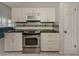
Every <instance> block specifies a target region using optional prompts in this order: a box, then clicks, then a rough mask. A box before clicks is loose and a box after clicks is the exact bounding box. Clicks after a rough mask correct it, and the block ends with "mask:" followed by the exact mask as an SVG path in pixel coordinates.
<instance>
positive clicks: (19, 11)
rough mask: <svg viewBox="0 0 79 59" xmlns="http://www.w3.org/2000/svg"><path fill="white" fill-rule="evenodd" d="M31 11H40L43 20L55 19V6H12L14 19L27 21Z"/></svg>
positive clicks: (50, 20)
mask: <svg viewBox="0 0 79 59" xmlns="http://www.w3.org/2000/svg"><path fill="white" fill-rule="evenodd" d="M29 13H38V14H39V15H40V21H41V22H53V21H55V8H52V7H49V8H12V20H14V21H19V22H21V21H22V22H25V21H26V16H27V15H28V14H29Z"/></svg>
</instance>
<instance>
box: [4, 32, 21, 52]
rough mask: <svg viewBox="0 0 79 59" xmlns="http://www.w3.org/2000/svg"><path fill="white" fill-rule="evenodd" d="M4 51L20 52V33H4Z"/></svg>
mask: <svg viewBox="0 0 79 59" xmlns="http://www.w3.org/2000/svg"><path fill="white" fill-rule="evenodd" d="M4 51H22V33H5V39H4Z"/></svg>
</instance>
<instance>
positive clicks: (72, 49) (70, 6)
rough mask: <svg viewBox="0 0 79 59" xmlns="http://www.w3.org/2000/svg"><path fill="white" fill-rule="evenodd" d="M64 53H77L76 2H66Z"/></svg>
mask: <svg viewBox="0 0 79 59" xmlns="http://www.w3.org/2000/svg"><path fill="white" fill-rule="evenodd" d="M63 5H64V7H63V8H64V54H77V39H76V25H75V20H76V17H75V15H76V14H75V13H76V12H75V11H76V9H75V4H74V3H64V4H63Z"/></svg>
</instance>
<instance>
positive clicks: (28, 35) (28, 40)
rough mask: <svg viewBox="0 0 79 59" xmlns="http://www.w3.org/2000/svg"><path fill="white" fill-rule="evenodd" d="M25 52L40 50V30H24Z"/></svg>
mask: <svg viewBox="0 0 79 59" xmlns="http://www.w3.org/2000/svg"><path fill="white" fill-rule="evenodd" d="M23 49H24V51H23V52H29V53H32V52H33V53H36V52H38V53H39V52H40V31H35V30H32V31H31V30H30V31H24V32H23Z"/></svg>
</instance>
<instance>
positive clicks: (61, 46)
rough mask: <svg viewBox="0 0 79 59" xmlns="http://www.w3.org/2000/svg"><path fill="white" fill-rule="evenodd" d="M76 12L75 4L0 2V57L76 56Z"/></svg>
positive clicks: (76, 5)
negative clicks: (9, 55)
mask: <svg viewBox="0 0 79 59" xmlns="http://www.w3.org/2000/svg"><path fill="white" fill-rule="evenodd" d="M75 8H76V9H77V11H73V10H74V9H75ZM73 12H75V13H73ZM77 12H78V4H77V3H59V2H0V54H2V55H5V54H13V55H16V54H17V55H28V54H30V55H34V54H35V55H78V53H79V52H78V53H77V51H78V49H79V47H78V45H79V43H78V40H77V39H78V37H77V36H78V35H77V34H79V33H77V31H78V30H77V29H78V27H77V25H78V23H77V24H76V22H77V21H78V20H77V18H78V16H77V15H78V13H77ZM71 13H72V14H73V15H72V14H71ZM63 19H64V21H63ZM73 19H75V20H73ZM69 25H70V26H69ZM67 30H68V34H67ZM63 39H64V40H63ZM68 39H69V40H68Z"/></svg>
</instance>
